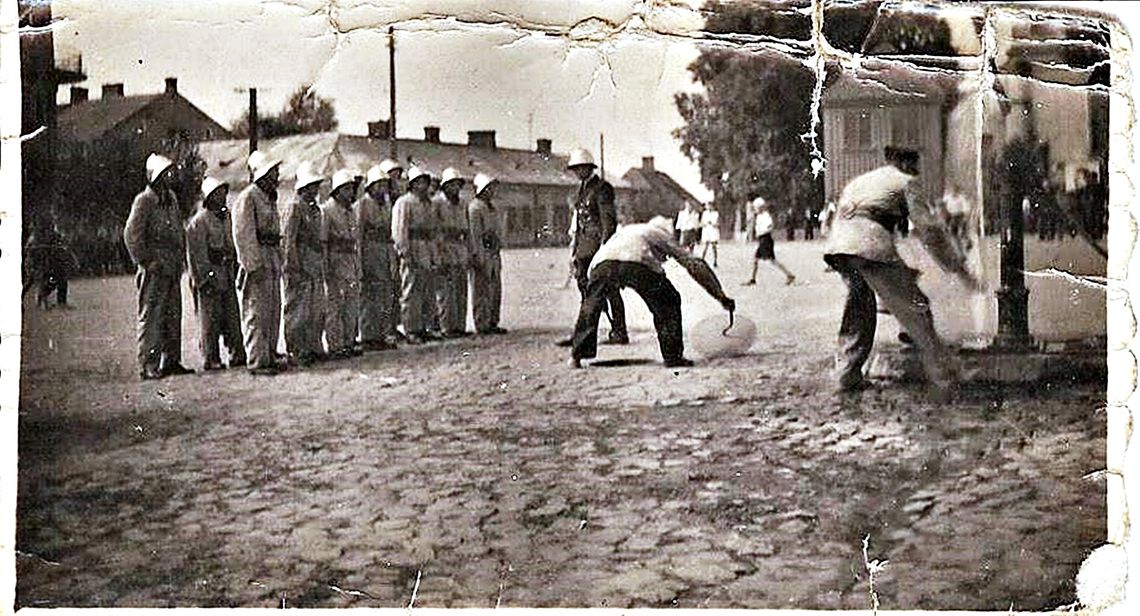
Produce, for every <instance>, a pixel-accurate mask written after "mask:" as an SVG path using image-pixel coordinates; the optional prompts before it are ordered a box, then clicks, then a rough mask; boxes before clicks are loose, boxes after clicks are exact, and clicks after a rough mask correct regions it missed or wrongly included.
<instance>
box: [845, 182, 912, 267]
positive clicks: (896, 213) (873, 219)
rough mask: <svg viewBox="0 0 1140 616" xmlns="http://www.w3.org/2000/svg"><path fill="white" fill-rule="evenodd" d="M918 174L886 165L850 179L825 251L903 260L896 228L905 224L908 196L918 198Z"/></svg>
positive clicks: (869, 257) (887, 259)
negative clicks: (895, 237) (895, 239)
mask: <svg viewBox="0 0 1140 616" xmlns="http://www.w3.org/2000/svg"><path fill="white" fill-rule="evenodd" d="M917 180H918V176H914V175H909V174H906V173H903V172H902V171H900V170H898V169H896V168H895V167H894V166H891V165H886V166H883V167H879V168H878V169H875V170H873V171H868V172H867V173H864V174H863V175H860V176H858V177H856V178H855V179H853V180H851V181H850V182H848V183H847V186H845V187H844V188H843V192H842V193H841V194H840V196H839V204H838V208H837V210H836V213H835V218H834V220H833V221H832V224H831V231H830V234H829V235H828V242H827V249H826V254H844V255H854V256H857V257H863V258H865V259H869V260H872V261H880V262H884V263H893V262H901V261H902V259H901V258H900V257H899V254H898V251H897V250H896V249H895V241H894V236H893V233H894V228H895V226H896V225H897V224H905V222H904V221H905V220H906V219H907V214H908V208H907V203H908V200H911V201H916V200H917V199H918V190H919V187H918V181H917Z"/></svg>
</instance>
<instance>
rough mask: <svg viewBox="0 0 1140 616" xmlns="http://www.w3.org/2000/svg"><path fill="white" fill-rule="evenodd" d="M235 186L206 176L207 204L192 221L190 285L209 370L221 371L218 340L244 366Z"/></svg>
mask: <svg viewBox="0 0 1140 616" xmlns="http://www.w3.org/2000/svg"><path fill="white" fill-rule="evenodd" d="M228 194H229V184H226V183H225V182H219V181H218V180H216V179H214V178H212V177H206V178H205V179H204V180H202V208H201V209H200V210H198V212H197V213H196V214H194V216H192V217H191V218H190V222H189V223H187V225H186V257H187V261H188V262H189V264H190V289H191V291H193V293H194V304H195V306H197V308H198V320H199V332H198V333H199V348H200V350H201V351H202V358H203V360H204V362H205V365H204V366H203V368H204V369H205V370H220V369H222V368H223V367H224V366H223V364H222V356H221V350H220V348H219V345H218V339H219V338H221V339H222V340H224V341H225V344H226V350H227V351H228V352H229V355H230V357H229V359H230V367H231V368H236V367H238V366H244V365H245V364H246V361H245V347H244V346H243V345H242V340H241V312H240V310H239V308H238V299H237V289H236V288H235V286H234V277H235V276H236V275H237V253H236V252H235V251H234V239H233V229H232V225H231V224H230V211H229V208H228V207H226V196H227V195H228Z"/></svg>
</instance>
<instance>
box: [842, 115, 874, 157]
mask: <svg viewBox="0 0 1140 616" xmlns="http://www.w3.org/2000/svg"><path fill="white" fill-rule="evenodd" d="M870 147H872V143H871V114H869V113H867V112H866V111H848V112H846V113H844V114H843V148H844V149H845V150H866V149H869V148H870Z"/></svg>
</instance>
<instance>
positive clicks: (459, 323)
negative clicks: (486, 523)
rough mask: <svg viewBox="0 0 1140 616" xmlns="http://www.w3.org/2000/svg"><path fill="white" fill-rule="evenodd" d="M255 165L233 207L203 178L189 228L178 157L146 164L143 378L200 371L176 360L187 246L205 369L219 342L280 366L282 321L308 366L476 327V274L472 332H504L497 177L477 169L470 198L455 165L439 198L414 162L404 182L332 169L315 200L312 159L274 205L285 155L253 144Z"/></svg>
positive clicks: (132, 220) (141, 236) (211, 365)
mask: <svg viewBox="0 0 1140 616" xmlns="http://www.w3.org/2000/svg"><path fill="white" fill-rule="evenodd" d="M248 165H249V169H250V172H251V175H252V182H251V184H250V185H249V186H248V187H246V188H245V189H244V190H243V191H242V192H241V194H239V196H238V198H237V200H236V201H235V203H234V206H233V211H232V216H231V213H230V212H229V211H228V210H227V208H226V197H227V192H228V186H227V185H226V184H224V183H221V182H218V181H217V180H215V179H213V178H206V179H205V180H204V181H203V184H202V196H203V200H202V208H201V210H200V211H198V212H196V213H195V215H194V216H193V217H192V218H191V219H190V221H189V223H188V224H187V226H186V227H185V231H184V232H183V228H182V224H181V220H180V219H179V214H178V212H179V210H178V205H177V201H176V199H175V196H174V193H173V192H172V191H171V190H170V187H169V181H170V180H169V177H170V174H169V172H170V170H171V168H172V163H171V161H170V160H169V159H166V158H165V157H162V156H158V155H151V156H150V157H149V158H148V159H147V182H148V183H147V186H146V188H145V189H144V190H143V191H142V192H141V193H139V195H138V196H137V197H136V198H135V201H134V204H133V205H132V208H131V215H130V217H129V218H128V220H127V225H126V228H125V229H124V233H123V235H124V241H125V243H126V245H127V248H128V250H129V251H130V253H131V256H132V258H133V259H134V261H135V263H136V264H137V265H138V276H137V280H136V282H137V284H138V288H139V365H140V375H141V376H142V378H144V379H153V378H161V377H163V376H168V375H175V374H186V373H189V372H191V371H190V370H189V369H187V368H185V367H184V366H182V364H181V334H180V332H181V306H182V304H181V286H180V285H181V282H180V281H181V273H182V268H183V263H184V261H183V259H182V255H184V254H185V255H186V257H187V258H186V262H188V263H189V266H190V282H191V289H192V290H193V293H194V299H195V305H196V307H197V310H198V315H199V318H200V321H201V328H200V331H201V338H200V345H201V350H202V354H203V356H204V358H205V368H206V369H207V370H213V369H219V368H221V367H222V362H221V356H220V345H219V339H221V340H223V341H224V342H225V344H226V346H227V347H228V350H229V355H230V366H231V367H234V366H239V365H248V367H249V369H250V371H251V372H252V373H254V374H265V375H268V374H276V373H277V372H278V371H280V370H281V369H282V368H283V367H284V366H285V365H286V363H287V360H286V359H285V358H282V357H280V356H279V355H278V354H277V341H278V335H279V331H280V329H281V321H282V316H283V317H284V330H285V344H286V349H287V351H288V355H289V359H291V360H292V361H295V362H297V363H300V364H302V365H308V364H311V363H313V362H315V361H319V360H320V359H323V358H326V357H334V358H339V357H348V356H352V355H357V354H359V353H361V352H362V351H364V350H383V349H390V348H393V347H394V346H395V344H396V342H397V341H400V340H402V341H405V342H408V343H411V344H419V343H422V342H424V341H425V340H428V339H433V338H441V337H458V336H463V335H467V332H466V318H467V283H468V274H469V272H470V274H471V277H472V279H473V289H474V293H473V297H472V302H473V312H474V317H475V327H476V331H478V332H479V333H481V334H499V333H504V332H505V330H503V329H502V328H500V327H499V305H500V302H501V280H500V271H501V266H500V259H499V248H500V231H499V226H498V216H497V214H496V212H495V209H494V205H493V203H492V200H493V196H494V191H495V186H496V185H497V182H496V181H495V180H494V179H493V178H491V177H489V176H486V175H483V174H478V175H476V176H475V178H474V181H473V183H474V188H475V195H476V196H475V199H474V200H473V201H472V202H471V203H470V204H464V203H462V202H460V199H459V194H460V190H461V188H462V187H463V184H464V182H465V180H464V179H463V178H462V177H461V176H460V175H459V173H458V172H457V171H455V170H454V169H447V170H445V171H444V172H443V174H442V176H441V177H440V190H439V193H438V194H436V195H435V196H434V197H430V196H429V192H430V190H431V186H432V182H433V181H432V177H431V175H430V174H428V173H427V172H426V171H424V170H422V169H419V168H416V167H412V168H411V169H409V170H408V173H407V182H406V189H405V186H404V182H403V176H404V170H403V168H402V167H401V166H400V165H399V163H397V162H395V161H391V160H388V161H385V162H384V163H381V164H380V165H377V166H375V167H372V168H371V169H369V171H368V173H367V174H366V175H365V176H364V177H363V178H360V177H357V176H355V175H354V174H352V173H351V172H349V171H339V172H337V173H335V174H334V175H333V177H332V178H331V189H330V192H329V198H328V200H327V201H326V202H325V203H323V204H318V203H317V201H318V194H319V190H320V185H321V184H322V183H323V182H324V181H325V180H326V178H325V177H323V176H321V175H319V174H317V173H315V172H314V171H313V169H312V167H311V165H309V164H307V163H303V164H301V165H300V166H299V167H298V169H297V174H296V175H297V177H296V184H295V191H296V197H295V199H294V200H292V201H291V202H289V203H285V204H282V206H281V207H280V208H279V207H278V204H277V189H278V185H279V183H280V161H276V160H272V159H270V158H268V157H267V156H265V155H264V154H263V153H262V152H253V153H252V154H251V155H250V157H249V159H248ZM361 185H363V194H360V195H359V198H358V194H359V193H361V187H362V186H361ZM401 193H403V194H401ZM239 294H240V305H239V297H238V296H239ZM282 294H284V306H282V302H281V297H282ZM397 324H399V325H401V327H402V329H403V332H400V331H398V329H397ZM322 334H323V338H324V340H323V343H324V344H322ZM326 344H327V352H326V346H325V345H326Z"/></svg>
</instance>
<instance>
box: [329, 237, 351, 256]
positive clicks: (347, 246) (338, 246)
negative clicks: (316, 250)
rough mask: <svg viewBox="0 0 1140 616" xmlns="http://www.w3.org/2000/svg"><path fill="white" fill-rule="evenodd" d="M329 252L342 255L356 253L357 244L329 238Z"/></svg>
mask: <svg viewBox="0 0 1140 616" xmlns="http://www.w3.org/2000/svg"><path fill="white" fill-rule="evenodd" d="M328 247H329V250H331V251H333V252H340V253H351V252H356V242H355V241H354V240H346V239H340V238H329V241H328Z"/></svg>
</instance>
